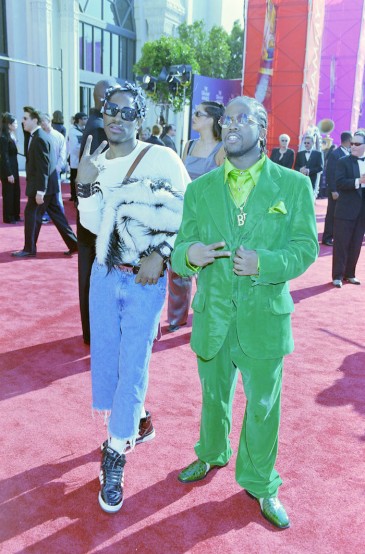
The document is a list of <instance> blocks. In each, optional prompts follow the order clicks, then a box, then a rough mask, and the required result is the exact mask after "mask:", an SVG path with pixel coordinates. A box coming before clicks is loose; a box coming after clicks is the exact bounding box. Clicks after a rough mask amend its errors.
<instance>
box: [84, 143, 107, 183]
mask: <svg viewBox="0 0 365 554" xmlns="http://www.w3.org/2000/svg"><path fill="white" fill-rule="evenodd" d="M92 140H93V137H92V135H89V136H88V137H87V139H86V143H85V149H84V153H83V155H82V156H81V159H80V162H79V167H78V169H77V176H76V181H77V182H78V183H82V184H87V183H94V182H95V181H96V180H97V178H98V175H99V168H98V165H97V161H98V156H99V154H101V153H102V151H103V150H104V148H105V147H106V146H107V144H108V142H107V141H106V140H103V142H102V143H101V144H100V146H98V147H97V149H96V150H95V152H93V153H92V154H90V148H91V142H92Z"/></svg>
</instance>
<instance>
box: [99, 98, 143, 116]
mask: <svg viewBox="0 0 365 554" xmlns="http://www.w3.org/2000/svg"><path fill="white" fill-rule="evenodd" d="M118 112H120V115H121V117H122V119H123V120H124V121H134V120H135V119H137V111H136V110H135V109H134V108H120V107H119V106H118V104H114V103H113V102H108V101H106V102H105V104H104V107H103V113H105V114H106V115H109V116H111V117H115V116H116V115H117V113H118Z"/></svg>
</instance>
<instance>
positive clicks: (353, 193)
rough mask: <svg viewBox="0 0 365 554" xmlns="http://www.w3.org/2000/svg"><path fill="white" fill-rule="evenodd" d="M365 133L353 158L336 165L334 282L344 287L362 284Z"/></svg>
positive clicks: (353, 143)
mask: <svg viewBox="0 0 365 554" xmlns="http://www.w3.org/2000/svg"><path fill="white" fill-rule="evenodd" d="M364 156H365V132H364V131H356V133H354V136H353V139H352V141H351V155H350V156H346V157H344V158H340V159H339V160H338V162H337V165H336V188H337V191H338V192H339V197H338V199H337V203H336V209H335V218H334V226H333V259H332V283H333V285H334V286H335V287H337V288H341V287H342V281H343V280H345V281H347V282H348V283H351V284H352V285H360V281H359V280H358V279H357V278H356V264H357V261H358V259H359V256H360V251H361V245H362V241H363V238H364V233H365V157H364Z"/></svg>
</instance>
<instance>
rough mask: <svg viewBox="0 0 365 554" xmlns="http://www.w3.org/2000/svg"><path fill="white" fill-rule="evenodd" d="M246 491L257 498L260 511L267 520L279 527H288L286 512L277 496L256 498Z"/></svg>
mask: <svg viewBox="0 0 365 554" xmlns="http://www.w3.org/2000/svg"><path fill="white" fill-rule="evenodd" d="M246 493H247V494H248V496H250V497H251V498H254V499H255V500H257V502H258V503H259V504H260V508H261V513H262V515H263V516H264V518H265V519H267V521H269V522H270V523H272V524H273V525H275V527H278V528H279V529H288V527H290V521H289V518H288V514H287V513H286V511H285V508H284V506H283V505H282V503H281V502H280V500H279V498H278V497H277V496H273V497H270V498H256V497H255V496H253V495H252V494H250V493H249V492H248V491H246Z"/></svg>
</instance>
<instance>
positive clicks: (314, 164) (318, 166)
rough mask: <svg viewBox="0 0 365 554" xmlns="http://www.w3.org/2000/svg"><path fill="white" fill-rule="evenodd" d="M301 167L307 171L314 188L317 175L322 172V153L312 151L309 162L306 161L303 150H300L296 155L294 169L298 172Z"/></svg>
mask: <svg viewBox="0 0 365 554" xmlns="http://www.w3.org/2000/svg"><path fill="white" fill-rule="evenodd" d="M301 167H306V168H308V169H309V178H310V180H311V181H312V187H313V188H314V186H315V184H316V180H317V174H318V173H320V172H321V171H323V156H322V153H321V152H318V150H312V151H311V154H310V156H309V160H308V161H307V158H306V155H305V150H301V151H300V152H298V153H297V157H296V159H295V166H294V169H296V170H297V171H299V170H300V168H301Z"/></svg>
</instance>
